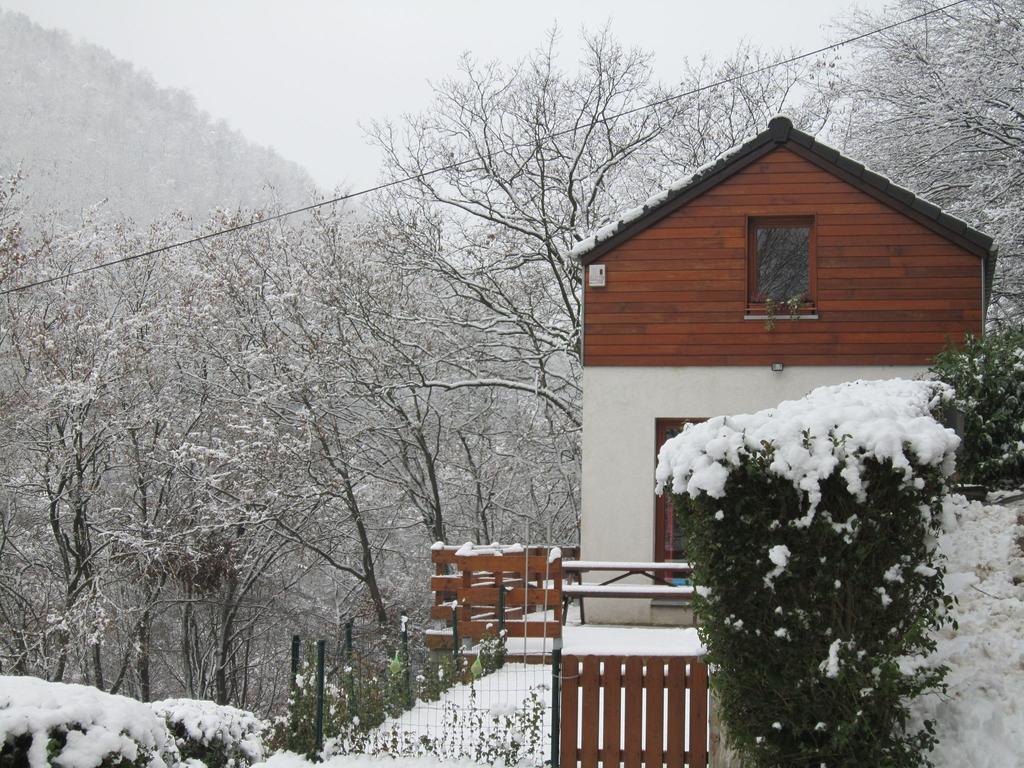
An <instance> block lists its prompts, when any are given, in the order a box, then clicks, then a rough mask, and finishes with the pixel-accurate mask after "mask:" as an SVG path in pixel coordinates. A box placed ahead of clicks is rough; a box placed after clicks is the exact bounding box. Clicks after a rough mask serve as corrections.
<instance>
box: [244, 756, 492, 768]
mask: <svg viewBox="0 0 1024 768" xmlns="http://www.w3.org/2000/svg"><path fill="white" fill-rule="evenodd" d="M484 765H485V764H484V763H474V762H473V761H472V760H440V759H439V758H436V757H432V756H430V755H425V756H420V757H389V756H388V755H335V756H334V757H331V758H328V759H327V760H324V761H323V762H322V763H311V762H309V761H308V760H306V758H304V757H302V756H301V755H296V754H295V753H294V752H278V753H277V754H275V755H272V756H271V757H269V758H267V761H266V762H265V763H256V764H255V765H253V766H252V768H312V766H317V768H483V766H484ZM486 765H487V767H488V768H490V764H489V763H487V764H486Z"/></svg>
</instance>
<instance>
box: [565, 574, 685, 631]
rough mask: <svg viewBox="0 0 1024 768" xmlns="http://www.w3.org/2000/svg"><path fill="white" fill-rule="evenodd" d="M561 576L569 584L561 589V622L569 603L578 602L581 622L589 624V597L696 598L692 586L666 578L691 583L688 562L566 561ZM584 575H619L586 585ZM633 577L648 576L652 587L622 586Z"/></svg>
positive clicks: (640, 585) (642, 585) (643, 585)
mask: <svg viewBox="0 0 1024 768" xmlns="http://www.w3.org/2000/svg"><path fill="white" fill-rule="evenodd" d="M562 573H563V574H564V576H565V577H566V580H567V581H569V580H570V579H571V580H572V581H573V582H574V583H566V584H564V585H563V586H562V602H563V604H564V606H563V610H562V621H563V622H564V621H565V618H566V616H567V614H568V608H569V603H570V602H572V601H573V600H576V601H578V602H579V606H580V623H586V614H585V612H584V604H583V601H584V598H587V597H618V598H624V597H625V598H635V599H643V598H668V599H672V600H679V601H680V602H689V600H690V598H691V597H692V596H693V586H692V585H691V584H689V583H685V584H673V583H671V582H670V581H668V579H667V578H666V576H669V577H672V576H676V577H679V578H682V579H685V580H686V581H687V582H689V579H690V576H691V575H692V573H693V569H692V568H691V567H690V564H689V563H653V562H613V561H598V560H563V561H562ZM584 573H617V574H618V575H617V576H613V577H612V578H609V579H607V580H606V581H602V582H600V583H597V584H591V583H587V584H584V583H583V574H584ZM630 576H645V577H647V578H648V579H650V580H651V583H650V584H619V583H617V582H620V581H622V580H623V579H626V578H628V577H630Z"/></svg>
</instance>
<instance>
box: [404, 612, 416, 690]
mask: <svg viewBox="0 0 1024 768" xmlns="http://www.w3.org/2000/svg"><path fill="white" fill-rule="evenodd" d="M401 622H402V627H401V637H402V662H403V664H404V665H405V703H406V707H407V708H408V709H412V706H413V704H414V703H415V702H414V701H413V697H412V659H410V658H409V617H408V616H407V615H406V613H405V609H404V608H403V609H402V618H401Z"/></svg>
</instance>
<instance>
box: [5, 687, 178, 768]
mask: <svg viewBox="0 0 1024 768" xmlns="http://www.w3.org/2000/svg"><path fill="white" fill-rule="evenodd" d="M62 734H66V743H65V744H64V747H63V748H62V749H59V751H58V752H57V753H56V754H55V755H54V756H52V763H53V765H57V766H60V768H97V766H99V765H100V764H101V763H103V761H104V760H105V759H112V760H113V761H116V760H117V759H118V758H119V757H120V758H124V759H125V760H128V761H132V762H135V761H136V760H139V759H140V758H141V759H142V764H143V765H148V766H149V768H168V767H169V766H174V765H177V764H178V755H177V749H176V748H175V746H174V741H173V739H172V738H171V735H170V734H169V733H168V731H167V726H166V724H165V723H164V721H163V719H162V718H160V717H159V716H158V715H157V714H156V713H155V712H154V711H153V710H152V709H151V708H150V706H149V705H148V704H143V703H142V702H139V701H136V700H134V699H129V698H126V697H124V696H115V695H113V694H109V693H104V692H103V691H100V690H97V689H96V688H92V687H89V686H85V685H73V684H65V683H51V682H47V681H46V680H40V679H38V678H35V677H10V676H0V742H8V743H10V742H13V741H14V740H15V739H17V738H18V737H21V736H25V735H30V736H31V737H32V744H31V747H30V748H29V751H28V761H29V765H30V766H31V768H44V766H47V765H49V764H50V762H51V757H50V755H48V751H47V748H48V742H49V741H50V739H51V738H54V737H56V738H57V740H58V741H59V737H60V736H61V735H62Z"/></svg>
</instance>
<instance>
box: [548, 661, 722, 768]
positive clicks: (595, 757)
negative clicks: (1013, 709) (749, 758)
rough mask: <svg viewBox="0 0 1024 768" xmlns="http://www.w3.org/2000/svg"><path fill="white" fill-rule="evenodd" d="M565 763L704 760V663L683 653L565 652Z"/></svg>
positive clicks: (590, 766) (674, 767)
mask: <svg viewBox="0 0 1024 768" xmlns="http://www.w3.org/2000/svg"><path fill="white" fill-rule="evenodd" d="M561 678H562V680H561V688H562V692H561V694H562V695H561V698H562V705H561V718H560V720H561V722H560V747H559V765H560V766H562V768H575V766H577V765H579V766H581V768H596V766H597V765H598V763H600V764H601V765H602V766H604V768H616V766H619V765H623V766H625V768H640V766H641V765H643V766H644V767H645V768H662V766H667V768H683V766H684V765H685V766H688V768H705V766H707V764H708V737H709V733H708V670H707V667H706V666H705V665H704V663H703V662H702V661H701V660H700V659H697V658H693V657H688V656H667V657H647V658H644V657H640V656H572V655H566V656H563V657H562V675H561Z"/></svg>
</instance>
